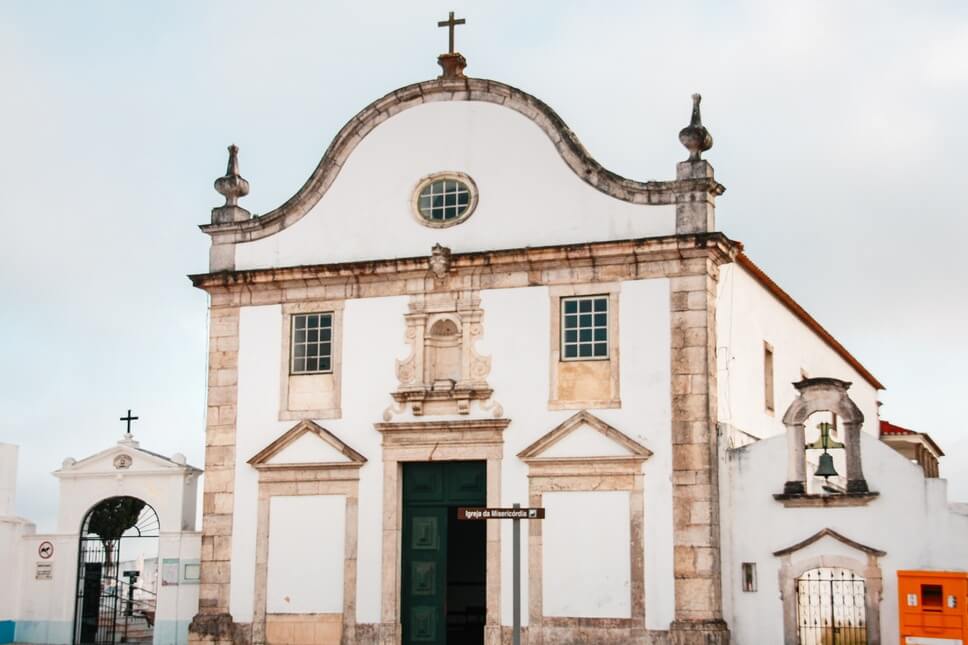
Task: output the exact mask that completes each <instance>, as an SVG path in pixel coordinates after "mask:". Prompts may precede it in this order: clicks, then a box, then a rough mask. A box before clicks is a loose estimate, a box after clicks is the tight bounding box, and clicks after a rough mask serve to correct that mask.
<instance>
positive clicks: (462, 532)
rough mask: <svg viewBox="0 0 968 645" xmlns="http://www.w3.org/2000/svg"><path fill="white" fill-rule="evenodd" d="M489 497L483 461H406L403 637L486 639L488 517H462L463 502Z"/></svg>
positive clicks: (455, 641)
mask: <svg viewBox="0 0 968 645" xmlns="http://www.w3.org/2000/svg"><path fill="white" fill-rule="evenodd" d="M486 501H487V471H486V467H485V462H483V461H444V462H431V463H412V464H404V466H403V535H402V543H403V544H402V569H403V570H402V572H401V574H402V575H401V578H402V584H401V587H402V588H401V607H400V609H401V621H402V623H403V643H404V645H409V644H411V643H414V644H419V645H426V644H428V643H429V644H434V645H444V644H449V645H477V644H482V643H483V642H484V619H485V598H486V582H485V553H486V526H485V524H486V522H483V521H473V520H458V519H457V508H458V507H459V506H484V505H485V504H486Z"/></svg>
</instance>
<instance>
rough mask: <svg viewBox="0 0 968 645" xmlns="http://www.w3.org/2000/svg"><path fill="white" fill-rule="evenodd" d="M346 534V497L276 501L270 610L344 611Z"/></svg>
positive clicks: (271, 512) (269, 575)
mask: <svg viewBox="0 0 968 645" xmlns="http://www.w3.org/2000/svg"><path fill="white" fill-rule="evenodd" d="M345 535H346V497H345V496H344V495H302V496H293V497H285V496H277V497H272V498H270V500H269V558H268V567H267V569H268V570H267V580H266V611H267V612H269V613H279V614H325V613H342V611H343V562H344V560H345V558H344V551H343V548H344V545H345V539H344V536H345Z"/></svg>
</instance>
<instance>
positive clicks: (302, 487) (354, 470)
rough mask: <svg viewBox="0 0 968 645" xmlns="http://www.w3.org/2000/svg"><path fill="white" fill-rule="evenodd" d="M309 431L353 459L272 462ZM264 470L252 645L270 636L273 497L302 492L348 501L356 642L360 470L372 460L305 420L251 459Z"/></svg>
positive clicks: (350, 619)
mask: <svg viewBox="0 0 968 645" xmlns="http://www.w3.org/2000/svg"><path fill="white" fill-rule="evenodd" d="M306 433H312V434H315V435H316V436H318V437H319V438H320V440H322V441H324V442H325V443H328V444H329V445H330V446H332V447H333V448H335V449H336V450H338V451H340V452H342V453H343V454H344V455H345V456H346V458H347V461H345V462H326V463H280V464H274V463H271V460H272V457H273V456H275V455H276V454H278V453H279V452H281V451H282V450H283V449H284V448H285V447H286V446H288V445H289V444H291V443H292V442H294V441H295V440H296V439H298V438H299V437H300V436H302V435H303V434H306ZM248 463H249V464H250V465H252V467H253V468H255V469H256V470H257V471H258V472H259V500H258V505H257V508H256V552H255V593H254V594H253V607H252V644H253V645H264V644H265V643H266V640H267V632H268V628H267V619H268V611H267V604H266V602H267V598H266V592H267V582H268V579H269V521H270V502H271V499H272V498H273V497H291V496H300V495H313V496H316V495H342V496H343V497H344V498H345V500H346V510H345V517H344V525H345V526H344V531H345V535H344V536H343V607H342V638H341V642H342V643H343V644H344V645H353V643H355V642H356V559H357V536H358V531H359V499H360V492H359V490H360V468H361V467H362V466H363V465H364V464H365V463H366V458H365V457H364V456H363V455H361V454H360V453H358V452H356V451H355V450H353V449H352V448H350V447H349V446H348V445H346V444H345V443H343V442H342V441H341V440H340V439H339V438H338V437H336V436H335V435H333V434H332V433H330V432H329V431H328V430H326V429H325V428H322V427H320V426H319V425H317V424H316V423H314V422H313V421H310V420H303V421H300V422H299V423H298V424H296V425H295V426H294V427H293V428H291V429H290V430H288V431H287V432H285V433H284V434H283V435H282V436H280V437H279V438H278V439H276V440H275V441H273V442H272V443H271V444H269V445H268V446H267V447H266V448H264V449H263V450H262V451H260V452H259V453H258V454H256V455H255V456H254V457H252V458H251V459H249V461H248Z"/></svg>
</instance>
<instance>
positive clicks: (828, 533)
mask: <svg viewBox="0 0 968 645" xmlns="http://www.w3.org/2000/svg"><path fill="white" fill-rule="evenodd" d="M823 539H829V540H834V541H836V542H840V543H841V544H844V545H846V546H849V547H850V548H852V549H856V550H857V551H861V552H863V553H866V554H868V555H873V556H878V557H881V556H884V555H887V553H885V552H884V551H881V550H880V549H875V548H874V547H872V546H867V545H866V544H861V543H860V542H855V541H854V540H851V539H850V538H849V537H846V536H844V535H841V534H840V533H838V532H837V531H835V530H833V529H831V528H825V529H821V530H819V531H817V532H816V533H814V534H813V535H811V536H810V537H808V538H807V539H806V540H803V541H802V542H797V543H796V544H792V545H790V546H788V547H786V548H785V549H780V550H779V551H774V552H773V555H775V556H784V555H789V554H791V553H795V552H797V551H800V550H802V549H805V548H807V547H808V546H810V545H812V544H814V543H816V542H819V541H821V540H823Z"/></svg>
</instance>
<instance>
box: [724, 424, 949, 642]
mask: <svg viewBox="0 0 968 645" xmlns="http://www.w3.org/2000/svg"><path fill="white" fill-rule="evenodd" d="M861 439H862V441H861V446H862V455H863V467H864V473H865V475H866V477H867V481H868V484H869V485H870V487H871V489H872V490H874V491H877V492H879V493H880V496H879V497H878V498H877V499H875V500H874V501H872V502H871V503H870V504H869V505H868V506H864V507H850V508H785V507H784V506H783V505H782V504H781V503H780V502H778V501H776V500H774V499H773V496H772V495H773V493H775V492H779V491H781V490H782V488H783V482H784V480H785V479H786V470H785V467H786V466H785V465H786V441H785V437H782V436H780V437H771V438H769V439H764V440H762V441H758V442H756V443H754V444H751V445H748V446H745V447H743V448H738V449H736V450H733V451H730V452H729V453H728V456H727V458H726V459H727V461H726V467H727V468H728V472H729V481H730V482H731V484H730V490H729V491H728V493H729V494H728V496H724V499H727V497H728V500H729V501H728V504H727V506H726V507H725V508H724V509H723V513H724V516H725V515H727V514H728V516H729V517H731V519H732V524H731V526H732V528H731V529H730V530H731V532H732V534H731V536H730V537H731V539H730V540H729V542H730V547H729V548H728V549H727V550H726V551H724V558H723V560H724V576H723V586H724V590H725V595H726V596H728V598H729V601H730V602H729V606H730V607H731V609H730V611H729V612H728V613H727V621H728V622H729V625H730V629H731V631H732V633H733V637H734V641H733V642H734V643H736V645H758V644H759V643H766V642H769V643H780V642H782V635H783V610H782V604H781V600H780V597H779V590H780V588H779V579H778V571H779V565H780V562H779V559H778V558H776V557H774V556H773V555H772V554H773V552H775V551H777V550H779V549H783V548H786V547H788V546H791V545H794V544H796V543H798V542H800V541H802V540H804V539H806V538H808V537H810V536H812V535H813V534H815V533H816V532H817V531H820V530H821V529H824V528H831V529H833V530H835V531H837V532H838V533H840V534H842V535H844V536H846V537H848V538H850V539H851V540H854V541H856V542H860V543H861V544H865V545H868V546H871V547H873V548H875V549H880V550H883V551H886V552H887V555H886V556H885V557H883V558H881V559H880V562H881V574H882V576H883V581H884V593H883V598H882V600H881V603H880V611H881V637H882V641H881V642H882V643H883V644H884V645H897V643H898V615H897V603H898V599H897V575H896V572H897V570H898V569H941V570H962V571H963V570H968V548H966V545H968V516H966V515H962V514H960V513H957V512H954V511H953V510H951V508H949V505H948V501H947V482H946V481H945V480H943V479H925V478H924V477H923V475H922V472H921V468H920V467H918V466H916V465H914V464H912V463H911V462H909V461H907V460H906V459H904V457H902V456H901V455H899V454H898V453H897V452H895V451H894V450H893V449H892V448H890V447H889V446H887V445H885V444H883V443H882V442H881V441H880V440H878V439H876V438H874V437H871V436H869V435H863V436H862V437H861ZM750 527H755V530H750ZM810 553H811V554H820V553H827V554H846V553H850V555H851V556H852V557H853V558H855V559H860V560H861V561H863V560H864V559H865V556H862V555H860V554H859V553H858V552H857V551H856V550H852V549H850V548H849V547H845V546H844V545H842V544H841V543H837V542H834V541H832V540H830V539H825V540H824V541H823V542H822V543H820V544H818V545H815V546H814V547H812V550H811V551H810ZM805 555H806V552H804V553H803V554H801V555H800V557H804V556H805ZM797 560H798V556H797V555H796V554H795V555H794V556H793V561H794V563H795V562H796V561H797ZM742 562H755V563H756V565H757V571H758V583H759V589H758V591H756V592H753V593H749V592H743V591H741V577H740V564H741V563H742Z"/></svg>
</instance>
